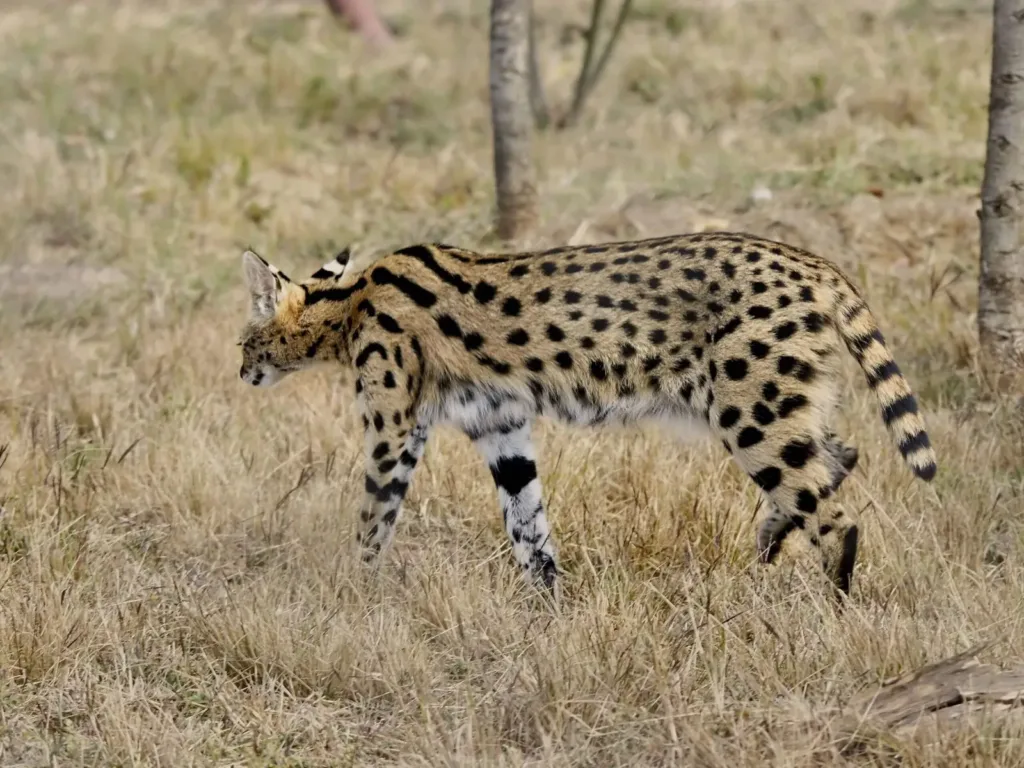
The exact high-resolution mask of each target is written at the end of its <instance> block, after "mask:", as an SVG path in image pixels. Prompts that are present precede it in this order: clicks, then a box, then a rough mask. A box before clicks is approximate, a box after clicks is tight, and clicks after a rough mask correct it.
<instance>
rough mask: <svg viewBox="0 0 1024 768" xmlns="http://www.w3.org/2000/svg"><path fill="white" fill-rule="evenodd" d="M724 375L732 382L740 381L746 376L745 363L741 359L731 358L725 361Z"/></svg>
mask: <svg viewBox="0 0 1024 768" xmlns="http://www.w3.org/2000/svg"><path fill="white" fill-rule="evenodd" d="M725 375H726V376H728V377H729V378H730V379H732V380H733V381H742V380H743V379H745V378H746V376H747V361H746V360H744V359H743V358H741V357H731V358H729V359H728V360H726V361H725Z"/></svg>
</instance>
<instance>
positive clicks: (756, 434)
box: [736, 427, 764, 448]
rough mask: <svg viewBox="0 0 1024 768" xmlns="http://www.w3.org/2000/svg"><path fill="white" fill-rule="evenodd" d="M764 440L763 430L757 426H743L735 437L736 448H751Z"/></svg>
mask: <svg viewBox="0 0 1024 768" xmlns="http://www.w3.org/2000/svg"><path fill="white" fill-rule="evenodd" d="M762 440H764V432H762V431H761V430H760V429H758V428H757V427H744V428H743V429H741V430H740V434H739V436H738V437H737V438H736V447H737V448H751V447H753V446H755V445H757V444H758V443H760V442H761V441H762Z"/></svg>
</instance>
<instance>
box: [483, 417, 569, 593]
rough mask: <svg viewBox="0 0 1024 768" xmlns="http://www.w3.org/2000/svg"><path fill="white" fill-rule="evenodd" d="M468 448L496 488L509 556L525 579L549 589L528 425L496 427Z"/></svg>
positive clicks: (553, 570)
mask: <svg viewBox="0 0 1024 768" xmlns="http://www.w3.org/2000/svg"><path fill="white" fill-rule="evenodd" d="M474 444H475V445H476V447H477V449H478V450H479V451H480V453H481V454H482V455H483V457H484V459H485V460H486V461H487V466H488V467H489V468H490V470H491V476H492V477H493V478H494V484H495V485H496V486H497V487H498V501H499V502H500V503H501V510H502V515H503V517H504V521H505V531H506V532H507V533H508V536H509V538H510V539H511V540H512V554H513V555H514V556H515V559H516V561H517V562H518V563H519V565H520V566H521V567H522V569H523V572H524V575H525V576H526V577H527V578H528V579H530V580H534V579H535V580H537V581H539V582H540V583H542V584H543V585H544V586H545V587H548V588H549V589H554V587H555V581H556V577H557V575H558V566H557V564H556V563H555V545H554V542H553V541H552V539H551V531H550V529H549V528H548V519H547V515H545V513H544V502H543V501H542V500H541V486H540V480H539V479H537V463H536V460H535V459H536V452H535V451H534V447H533V441H532V440H531V439H530V421H529V420H523V421H521V422H519V423H515V424H502V425H501V427H500V428H499V429H494V430H492V431H489V432H487V433H485V434H483V435H479V436H475V437H474Z"/></svg>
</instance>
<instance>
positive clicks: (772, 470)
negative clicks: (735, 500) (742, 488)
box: [750, 467, 782, 491]
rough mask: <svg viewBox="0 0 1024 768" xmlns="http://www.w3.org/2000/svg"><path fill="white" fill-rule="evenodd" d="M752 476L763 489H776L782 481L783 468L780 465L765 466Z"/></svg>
mask: <svg viewBox="0 0 1024 768" xmlns="http://www.w3.org/2000/svg"><path fill="white" fill-rule="evenodd" d="M750 477H751V479H752V480H753V481H754V482H755V483H757V485H758V486H759V487H760V488H761V489H762V490H764V491H774V490H775V489H776V488H778V487H779V483H781V482H782V470H781V469H779V468H778V467H765V468H764V469H762V470H760V471H759V472H755V473H754V474H752V475H751V476H750Z"/></svg>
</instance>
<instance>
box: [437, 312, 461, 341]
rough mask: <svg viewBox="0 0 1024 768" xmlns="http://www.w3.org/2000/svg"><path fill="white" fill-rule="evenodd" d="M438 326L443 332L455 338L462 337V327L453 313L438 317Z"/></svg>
mask: <svg viewBox="0 0 1024 768" xmlns="http://www.w3.org/2000/svg"><path fill="white" fill-rule="evenodd" d="M437 327H438V328H440V329H441V333H443V334H444V335H445V336H449V337H451V338H454V339H458V338H461V337H462V329H461V328H460V327H459V324H458V323H457V322H456V321H455V318H454V317H452V316H451V315H441V316H440V317H438V318H437Z"/></svg>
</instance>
